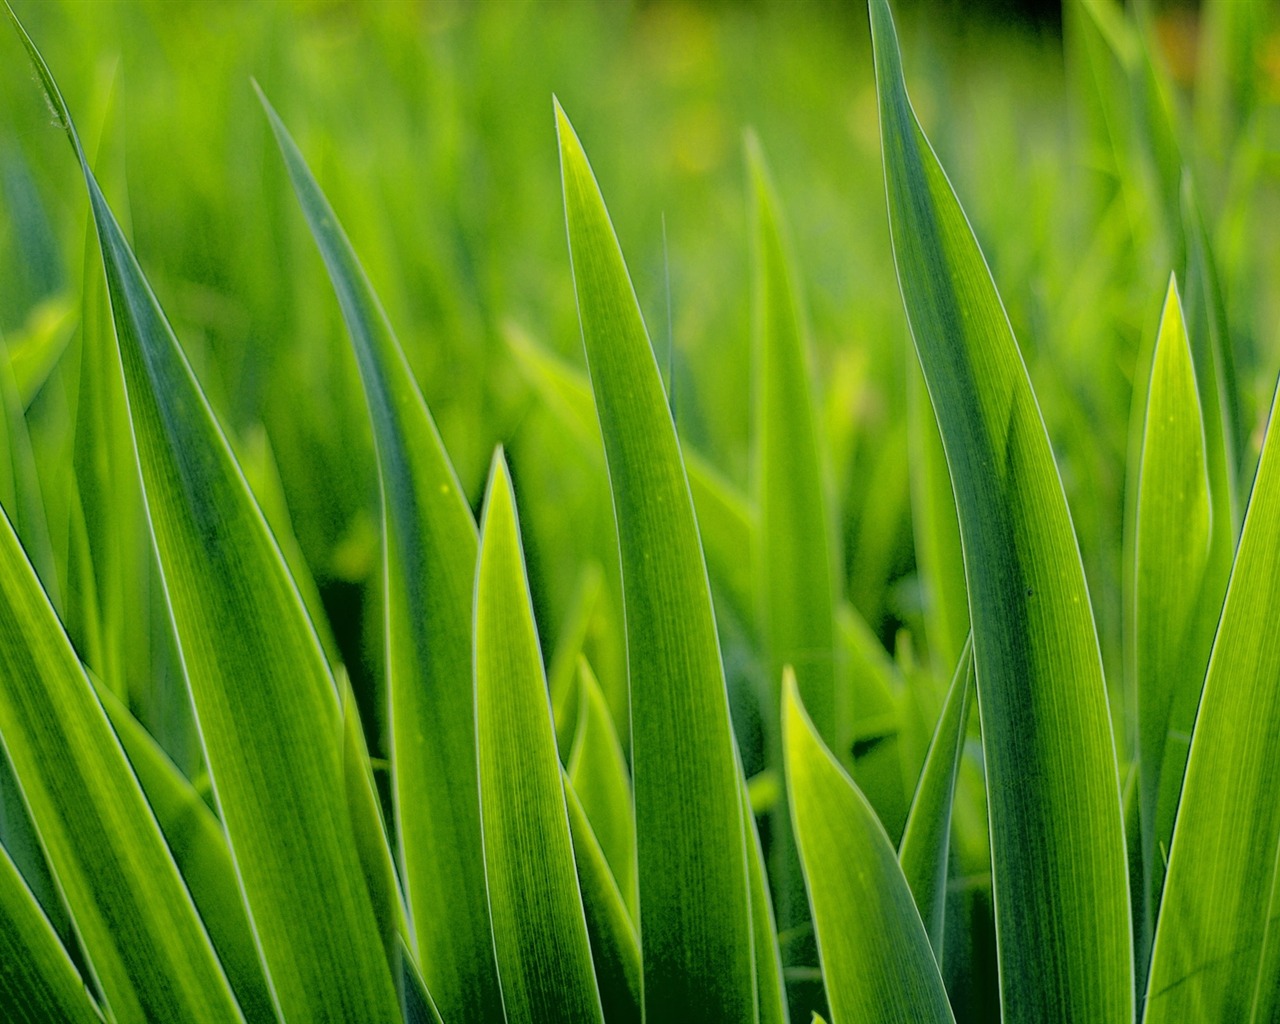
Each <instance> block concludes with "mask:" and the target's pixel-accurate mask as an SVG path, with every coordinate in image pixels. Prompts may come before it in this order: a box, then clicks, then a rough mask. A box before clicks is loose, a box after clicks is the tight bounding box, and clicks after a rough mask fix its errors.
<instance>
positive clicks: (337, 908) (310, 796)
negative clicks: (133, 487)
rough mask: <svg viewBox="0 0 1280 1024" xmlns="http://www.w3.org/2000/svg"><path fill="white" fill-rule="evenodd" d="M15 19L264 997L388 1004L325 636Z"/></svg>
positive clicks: (296, 1007)
mask: <svg viewBox="0 0 1280 1024" xmlns="http://www.w3.org/2000/svg"><path fill="white" fill-rule="evenodd" d="M15 23H16V19H15ZM20 31H21V30H20ZM22 36H23V42H24V44H25V45H26V46H27V50H28V53H29V55H30V56H31V59H32V62H33V64H34V65H35V68H36V71H37V73H38V75H39V77H40V80H41V84H42V85H43V87H44V90H45V94H46V96H47V98H48V100H49V103H50V105H51V107H52V108H53V110H54V112H55V114H56V116H57V118H58V122H59V124H60V125H61V127H62V128H63V129H64V130H65V131H66V134H67V137H68V139H69V140H70V142H71V145H72V148H73V149H74V150H75V153H76V157H77V159H78V161H79V163H80V168H81V171H82V172H83V175H84V180H85V184H86V187H87V189H88V193H89V200H90V207H91V210H92V213H93V219H94V223H95V225H96V227H97V231H98V240H99V244H100V246H101V249H102V258H103V267H104V269H105V271H106V278H107V291H108V294H109V296H110V299H111V311H112V316H113V319H114V322H115V328H116V339H117V347H118V350H119V356H120V362H121V365H122V368H123V372H124V379H125V393H126V396H127V400H128V406H129V413H130V420H131V423H132V425H133V434H134V442H135V445H136V448H137V454H138V464H139V468H140V470H141V475H142V481H143V492H144V495H145V499H146V506H147V512H148V516H149V519H150V522H151V528H152V535H153V540H154V544H155V549H156V553H157V556H158V560H159V563H160V567H161V574H162V577H163V583H164V587H165V592H166V594H167V597H168V601H169V609H170V613H171V616H172V620H173V626H174V633H175V635H176V637H177V640H178V646H179V650H180V655H181V660H182V665H183V670H184V673H185V676H186V680H187V685H188V687H189V689H190V693H191V697H192V703H193V705H194V707H195V711H196V717H197V721H198V725H199V731H200V737H201V741H202V743H203V746H204V751H205V757H206V761H207V763H208V766H209V772H210V776H211V777H212V780H213V786H214V793H215V796H216V799H217V803H218V807H219V809H220V811H221V816H222V820H223V823H224V825H225V827H226V831H227V836H228V839H229V842H230V846H231V852H232V856H233V858H234V860H235V863H236V869H237V873H238V875H239V879H240V884H241V891H242V893H243V894H244V898H245V901H246V903H247V905H248V910H249V915H250V919H251V920H252V921H253V924H254V928H255V931H256V933H257V936H258V939H259V943H260V949H261V953H262V958H263V961H264V963H265V965H266V968H267V973H268V976H269V978H270V980H271V985H272V990H273V992H274V994H275V996H276V999H277V1005H278V1006H279V1008H280V1011H281V1013H282V1014H283V1016H285V1017H286V1018H291V1017H297V1018H299V1019H309V1020H341V1019H344V1018H346V1019H361V1020H370V1019H372V1020H379V1019H384V1018H388V1017H390V1016H391V1015H392V1014H394V1013H395V1012H396V1009H397V1008H396V999H395V989H394V985H393V984H392V978H391V973H390V970H389V969H388V965H387V961H386V958H385V956H384V955H383V952H382V944H381V942H380V941H379V937H378V929H377V924H376V921H375V919H374V914H373V909H372V907H371V905H370V902H369V894H368V892H367V890H366V889H365V883H364V879H363V878H362V876H361V871H360V865H359V862H358V859H357V856H356V850H355V845H354V842H353V839H352V828H351V821H350V817H349V813H348V808H347V805H346V800H345V792H344V787H343V769H342V722H341V709H340V707H339V703H338V694H337V690H336V687H335V685H334V681H333V678H332V676H331V675H330V674H329V669H328V666H327V664H326V662H325V658H324V653H323V651H322V649H321V647H320V644H319V641H318V640H317V638H316V634H315V631H314V629H313V628H312V626H311V623H310V620H309V619H308V618H307V614H306V610H305V607H304V605H303V603H302V600H301V598H300V597H299V596H298V591H297V588H296V587H295V586H294V584H293V581H292V578H291V577H290V576H289V573H288V570H287V568H286V566H285V563H284V560H283V557H282V556H281V554H280V551H279V548H278V547H277V546H276V544H275V541H274V540H273V538H272V536H271V533H270V531H269V530H268V528H267V526H266V523H265V521H264V519H263V517H262V513H261V511H260V510H259V509H258V506H257V504H256V503H255V501H254V499H253V497H252V495H251V494H250V492H249V489H248V487H247V485H246V484H245V481H244V476H243V474H242V473H241V471H240V468H239V466H238V464H237V463H236V461H235V458H234V456H233V455H232V453H231V449H230V447H229V445H228V444H227V441H226V438H225V437H224V435H223V433H222V430H221V428H220V427H219V425H218V423H217V420H216V419H215V417H214V415H213V411H212V409H211V408H210V407H209V404H208V402H207V400H206V399H205V397H204V394H203V392H202V391H201V390H200V386H199V384H198V383H197V381H196V379H195V376H194V374H193V373H192V371H191V368H190V366H189V364H188V363H187V360H186V357H185V355H184V354H183V352H182V349H181V347H180V346H179V344H178V340H177V338H176V337H175V336H174V334H173V330H172V328H171V327H170V326H169V323H168V321H167V319H166V318H165V315H164V312H163V310H162V309H161V308H160V305H159V302H158V300H157V299H156V297H155V294H154V293H153V292H152V290H151V287H150V285H149V284H148V282H147V280H146V278H145V276H144V275H143V273H142V268H141V267H140V266H139V264H138V262H137V259H136V257H135V256H134V254H133V252H132V250H131V249H130V248H129V245H128V243H127V242H126V241H125V238H124V235H123V233H122V232H121V230H120V227H119V224H118V223H117V222H116V220H115V217H114V216H113V215H112V213H111V210H110V208H109V207H108V205H107V202H106V199H105V197H104V196H103V194H102V192H101V190H100V189H99V188H98V184H97V181H96V179H95V178H94V176H93V172H92V171H91V170H90V168H89V164H88V162H87V160H86V159H85V155H84V150H83V149H82V147H81V146H80V142H79V138H78V137H77V135H76V132H75V128H74V126H73V124H72V122H71V117H70V114H69V113H68V111H67V107H66V104H65V102H64V101H63V99H62V96H61V94H60V93H59V91H58V87H57V85H56V84H55V83H54V80H53V78H52V75H51V74H50V72H49V69H48V67H47V66H46V65H45V63H44V61H43V59H42V58H41V57H40V55H39V53H38V51H37V50H36V49H35V46H34V44H33V43H32V42H31V40H30V39H29V38H28V37H27V36H26V35H25V33H22ZM299 921H306V923H307V927H305V928H299V927H298V922H299ZM213 1005H216V1004H213Z"/></svg>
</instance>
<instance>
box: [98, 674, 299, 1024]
mask: <svg viewBox="0 0 1280 1024" xmlns="http://www.w3.org/2000/svg"><path fill="white" fill-rule="evenodd" d="M98 697H99V699H100V700H101V701H102V706H103V709H104V710H105V711H106V712H107V717H108V718H110V719H111V726H112V728H114V729H115V732H116V736H118V737H119V739H120V745H121V746H122V747H124V752H125V754H127V755H128V757H129V763H130V764H131V765H132V766H133V771H134V774H135V775H137V777H138V782H139V784H141V786H142V791H143V793H145V794H146V797H147V803H149V804H150V805H151V810H152V811H153V812H154V813H155V816H156V822H157V823H158V824H159V826H160V831H161V832H163V833H164V838H165V842H166V843H167V844H168V846H169V850H170V851H171V852H172V853H173V859H174V862H175V863H176V864H177V865H178V870H179V871H180V872H181V873H182V880H183V881H184V882H185V883H186V885H187V890H188V891H189V892H190V893H191V899H192V901H193V902H194V903H195V905H196V910H198V911H199V912H200V919H201V920H202V921H203V922H204V926H205V929H206V931H207V932H208V933H209V940H210V941H211V942H212V943H213V948H214V949H215V950H216V951H217V953H218V958H219V960H221V962H222V967H223V969H224V970H225V971H226V973H227V980H228V981H229V982H230V983H231V988H232V990H233V991H234V992H235V994H236V998H237V999H238V1000H239V1002H240V1007H241V1009H242V1010H243V1011H244V1014H245V1018H246V1019H247V1020H250V1021H260V1020H272V1019H273V1018H274V1016H275V1008H274V1006H273V1005H272V1001H271V990H270V988H269V986H268V984H267V979H266V976H265V975H264V974H263V973H262V963H261V961H260V960H259V959H258V947H257V944H256V942H255V939H254V934H253V925H252V924H250V923H249V917H248V915H247V914H246V913H245V909H244V903H243V901H242V900H241V899H240V883H239V882H238V881H237V879H236V868H235V863H234V862H233V861H232V859H231V850H230V849H229V848H228V846H227V837H226V833H225V832H223V830H222V823H221V822H220V821H218V819H217V817H215V816H214V813H213V812H212V811H211V810H209V805H208V804H206V803H205V802H204V800H203V799H202V798H201V796H200V794H199V793H197V792H196V790H195V787H193V786H192V785H191V783H190V782H188V781H187V779H186V778H185V777H184V776H183V774H182V773H181V772H180V771H178V769H177V768H176V767H175V766H174V764H173V762H172V761H171V760H169V757H168V755H167V754H166V753H165V752H164V750H162V749H161V747H160V745H159V744H158V743H157V742H156V741H155V740H154V739H152V737H151V735H150V734H149V733H148V732H147V730H146V729H144V728H143V727H142V725H141V723H139V722H138V720H137V719H136V718H134V717H133V715H131V714H130V713H129V709H128V708H126V707H125V705H124V704H123V703H122V702H121V701H120V699H119V698H118V697H116V696H115V694H113V693H112V692H111V691H110V690H109V689H107V688H106V687H105V686H101V687H99V688H98Z"/></svg>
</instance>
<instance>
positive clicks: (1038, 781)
mask: <svg viewBox="0 0 1280 1024" xmlns="http://www.w3.org/2000/svg"><path fill="white" fill-rule="evenodd" d="M870 7H871V25H872V34H873V42H874V49H875V64H876V81H877V91H878V95H879V105H880V119H881V139H882V143H883V147H884V164H885V182H886V189H887V195H888V205H889V225H890V229H891V234H892V238H893V246H894V257H895V260H896V262H897V266H898V279H899V283H900V286H901V289H902V295H903V302H904V304H905V306H906V311H907V319H908V321H909V322H910V325H911V330H912V334H913V336H914V338H915V344H916V351H917V353H918V355H919V357H920V363H921V365H922V367H923V369H924V374H925V380H926V383H927V384H928V386H929V394H930V397H931V399H932V401H933V405H934V409H935V411H936V413H937V416H938V422H939V427H940V430H941V433H942V441H943V445H944V448H945V450H946V454H947V462H948V465H949V466H950V468H951V476H952V480H953V481H954V485H955V491H956V506H957V512H958V515H959V520H960V530H961V536H962V537H963V540H964V554H965V571H966V575H967V582H968V591H969V611H970V618H971V621H972V628H973V657H974V663H975V667H976V672H977V681H978V707H979V712H980V714H981V716H982V727H983V728H982V732H983V743H984V750H985V754H986V763H987V772H988V780H989V785H988V789H989V792H990V795H991V799H990V805H989V814H990V822H991V837H992V870H993V886H994V897H995V906H996V922H997V936H998V945H999V953H1000V975H1001V1005H1002V1009H1003V1012H1004V1020H1005V1021H1006V1022H1008V1024H1022V1022H1024V1021H1035V1022H1043V1021H1050V1020H1063V1021H1065V1020H1088V1021H1091V1022H1096V1024H1109V1022H1120V1021H1129V1020H1131V1019H1132V1017H1133V940H1132V935H1131V932H1130V909H1129V893H1128V874H1127V868H1126V861H1125V845H1124V824H1123V819H1122V814H1121V805H1120V786H1119V776H1118V772H1117V768H1116V756H1115V747H1114V742H1113V739H1112V733H1111V724H1110V719H1109V713H1108V708H1107V695H1106V688H1105V684H1104V681H1103V677H1102V662H1101V657H1100V655H1099V650H1098V640H1097V631H1096V628H1095V626H1094V622H1093V616H1092V613H1091V611H1090V604H1089V595H1088V590H1087V587H1086V584H1085V578H1084V571H1083V568H1082V566H1081V562H1080V554H1079V548H1078V546H1077V543H1076V538H1075V534H1074V532H1073V529H1072V524H1071V516H1070V512H1069V511H1068V509H1067V504H1066V498H1065V496H1064V494H1063V490H1062V482H1061V480H1060V479H1059V477H1058V472H1057V468H1056V466H1055V465H1054V461H1053V453H1052V451H1051V450H1050V447H1049V439H1048V435H1047V434H1046V432H1045V428H1044V423H1043V421H1042V419H1041V417H1040V412H1039V408H1038V406H1037V404H1036V400H1035V396H1034V394H1033V392H1032V389H1031V382H1030V380H1029V378H1028V376H1027V371H1026V367H1025V366H1024V365H1023V362H1022V357H1021V355H1020V353H1019V351H1018V347H1017V343H1016V341H1015V340H1014V337H1013V333H1012V330H1011V329H1010V327H1009V321H1008V318H1007V317H1006V315H1005V312H1004V308H1003V306H1002V305H1001V303H1000V298H999V296H998V295H997V294H996V289H995V283H994V281H993V280H992V278H991V274H990V271H989V270H988V269H987V266H986V262H985V261H984V259H983V256H982V253H981V251H980V250H979V248H978V244H977V240H976V239H975V238H974V236H973V232H972V230H971V229H970V227H969V224H968V221H967V220H966V218H965V215H964V212H963V210H962V209H961V208H960V204H959V201H958V200H957V198H956V196H955V193H954V192H953V191H952V189H951V186H950V183H949V182H948V181H947V178H946V175H945V173H944V172H943V170H942V167H941V165H940V164H939V163H938V160H937V158H936V157H935V156H934V154H933V151H932V149H931V148H930V146H929V143H928V140H927V139H926V138H925V137H924V133H923V132H922V131H921V129H920V126H919V123H918V122H917V121H916V118H915V114H914V112H913V111H912V109H911V105H910V102H909V100H908V99H907V93H906V86H905V83H904V81H903V75H902V64H901V56H900V53H899V51H898V45H897V38H896V35H895V33H894V28H893V22H892V18H891V16H890V13H889V6H888V3H887V0H872V2H871V5H870ZM1049 893H1052V894H1054V897H1053V898H1052V899H1050V898H1048V896H1047V894H1049Z"/></svg>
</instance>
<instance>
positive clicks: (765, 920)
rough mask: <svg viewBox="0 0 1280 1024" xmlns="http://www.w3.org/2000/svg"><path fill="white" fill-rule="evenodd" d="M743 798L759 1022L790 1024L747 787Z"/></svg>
mask: <svg viewBox="0 0 1280 1024" xmlns="http://www.w3.org/2000/svg"><path fill="white" fill-rule="evenodd" d="M775 779H776V776H775ZM775 785H776V782H775ZM742 801H743V809H742V813H743V818H744V820H745V821H746V825H747V883H748V885H749V886H750V889H751V936H752V942H753V943H754V946H755V958H756V1001H757V1003H758V1005H759V1011H760V1016H759V1021H760V1024H788V1021H789V1020H790V1019H791V1015H790V1013H789V1012H788V1009H787V985H786V981H785V980H784V979H783V974H782V951H781V949H780V948H779V945H778V923H777V920H776V919H775V918H774V914H773V899H772V896H771V894H770V892H769V875H768V873H767V872H766V870H765V866H764V849H763V848H762V847H761V845H760V832H759V830H758V829H757V828H756V819H755V815H754V814H753V813H752V810H751V794H750V792H749V791H748V788H747V787H746V786H743V789H742ZM780 802H781V801H775V803H780Z"/></svg>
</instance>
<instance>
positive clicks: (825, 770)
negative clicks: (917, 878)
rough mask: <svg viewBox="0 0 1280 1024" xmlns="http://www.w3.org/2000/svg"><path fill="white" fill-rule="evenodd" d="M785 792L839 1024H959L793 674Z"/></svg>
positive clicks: (895, 871)
mask: <svg viewBox="0 0 1280 1024" xmlns="http://www.w3.org/2000/svg"><path fill="white" fill-rule="evenodd" d="M782 701H783V704H782V731H783V743H784V748H785V758H786V769H787V789H788V791H789V794H790V805H791V817H792V820H793V822H794V825H795V830H796V842H797V845H798V846H799V848H800V859H801V862H802V863H803V864H804V877H805V883H806V885H807V886H808V888H809V904H810V906H811V907H812V909H813V926H814V929H815V930H816V932H817V937H818V954H819V956H820V957H821V960H822V974H823V980H824V982H825V984H826V989H827V1002H828V1003H829V1004H830V1006H831V1020H832V1024H891V1022H896V1024H928V1022H935V1021H936V1022H940V1024H950V1022H952V1021H953V1020H954V1018H953V1017H952V1015H951V1007H950V1005H949V1004H948V1003H947V993H946V990H945V989H944V988H943V986H942V976H941V975H940V974H939V973H938V965H937V963H936V962H935V961H934V958H933V951H932V950H931V949H930V948H929V937H928V935H926V934H925V930H924V925H923V924H921V922H920V915H919V913H918V912H917V911H916V905H915V903H914V901H913V900H912V898H911V890H910V889H909V888H908V887H907V880H906V878H905V877H903V874H902V869H901V868H900V867H899V866H898V859H897V857H896V856H895V854H894V851H893V844H892V843H891V842H890V841H889V837H888V836H887V835H886V834H885V831H884V828H883V826H881V824H880V819H879V818H877V817H876V813H875V811H874V810H872V809H871V805H870V804H869V803H867V801H866V798H865V797H864V796H863V795H862V793H861V792H859V790H858V788H857V787H856V786H855V785H854V784H853V780H852V779H850V778H849V776H848V775H846V774H845V773H844V769H842V768H841V767H840V765H839V763H838V762H837V761H836V759H835V758H834V757H832V756H831V752H830V751H829V750H828V749H827V748H826V747H825V746H824V745H823V743H822V739H821V738H820V737H819V735H818V731H817V729H816V728H815V726H814V724H813V722H812V721H810V719H809V717H808V715H806V714H805V711H804V706H803V705H802V704H801V703H800V695H799V691H798V688H797V686H796V682H795V677H794V676H793V675H792V674H791V673H790V672H788V673H787V680H786V683H785V693H784V694H783V698H782Z"/></svg>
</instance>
